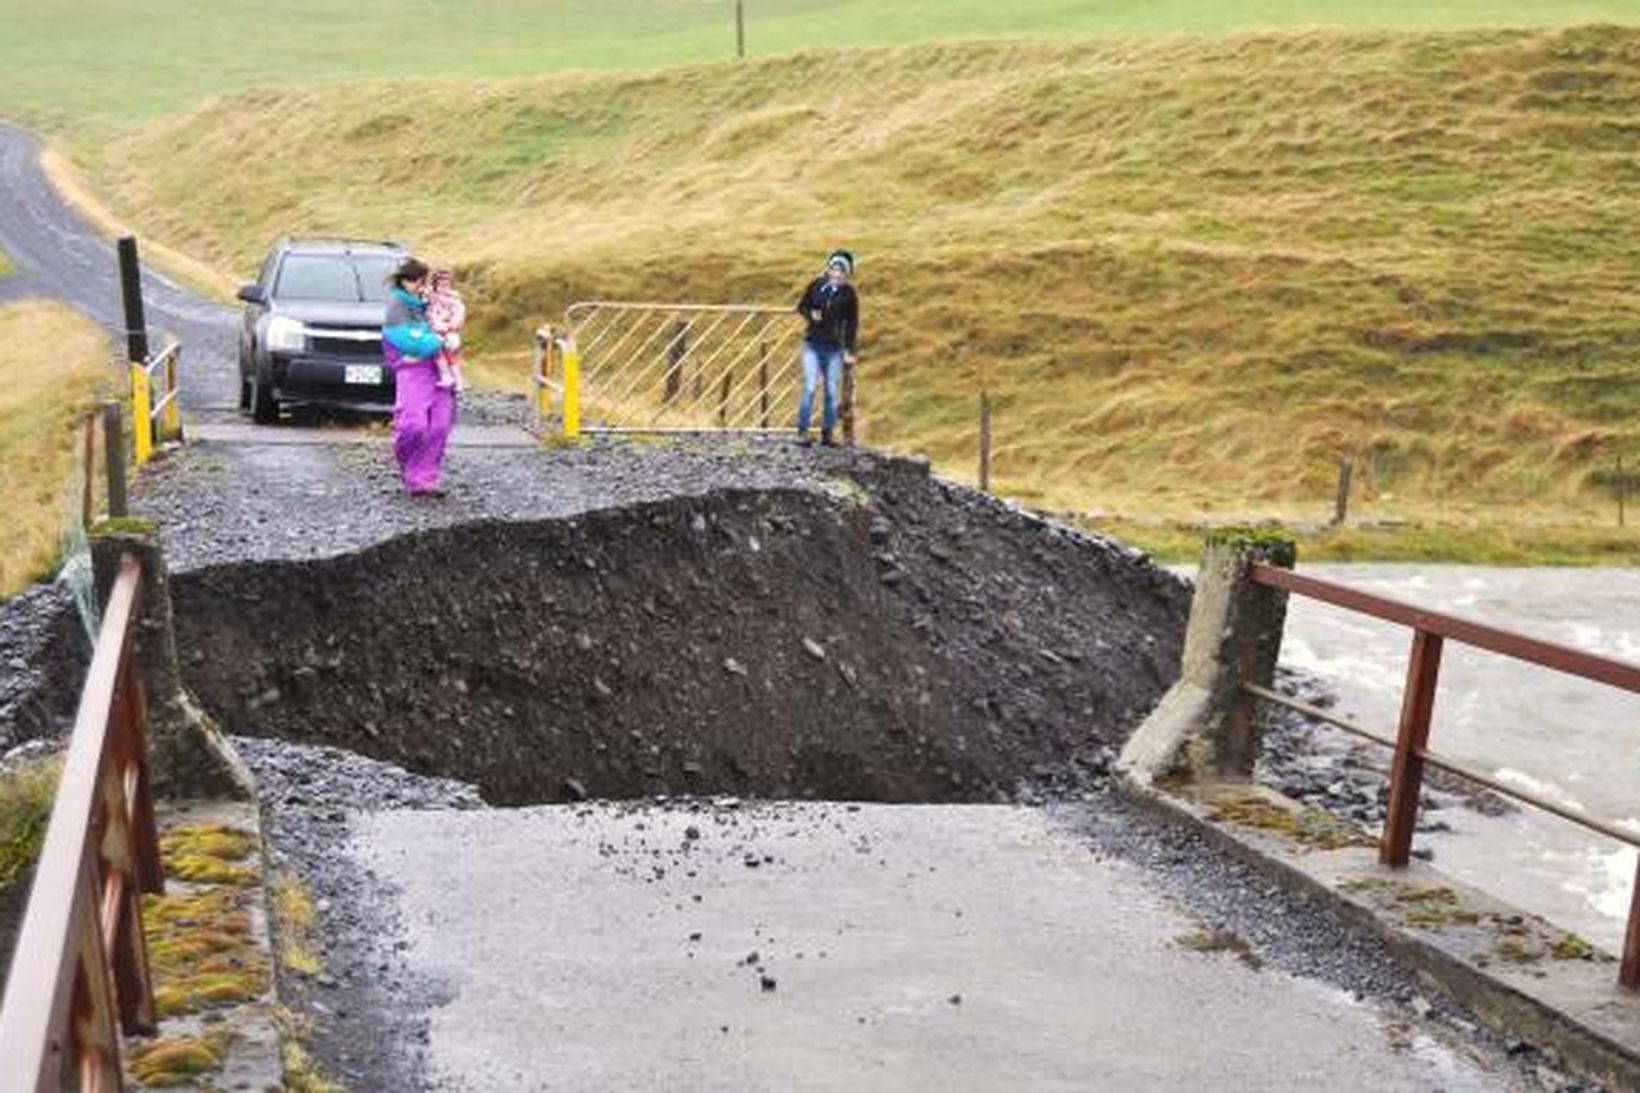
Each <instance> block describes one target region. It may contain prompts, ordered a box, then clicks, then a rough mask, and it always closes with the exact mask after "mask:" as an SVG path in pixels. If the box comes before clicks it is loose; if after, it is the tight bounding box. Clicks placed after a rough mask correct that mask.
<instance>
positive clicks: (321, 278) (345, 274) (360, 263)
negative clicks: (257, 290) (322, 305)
mask: <svg viewBox="0 0 1640 1093" xmlns="http://www.w3.org/2000/svg"><path fill="white" fill-rule="evenodd" d="M395 265H397V260H396V259H394V258H393V257H392V256H391V255H369V256H365V255H347V254H287V255H286V256H285V260H284V262H283V263H281V264H280V266H279V283H278V284H277V285H276V286H274V290H273V295H274V296H275V298H277V299H281V300H329V301H333V302H336V303H348V304H356V303H360V302H361V301H363V302H369V303H380V302H381V301H383V300H385V299H386V298H387V286H386V282H387V275H388V274H389V273H391V272H392V271H393V268H394V266H395Z"/></svg>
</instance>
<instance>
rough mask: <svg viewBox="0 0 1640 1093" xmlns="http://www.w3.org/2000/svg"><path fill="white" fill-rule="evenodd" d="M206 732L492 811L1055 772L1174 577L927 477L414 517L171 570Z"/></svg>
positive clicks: (881, 476)
mask: <svg viewBox="0 0 1640 1093" xmlns="http://www.w3.org/2000/svg"><path fill="white" fill-rule="evenodd" d="M173 594H174V597H175V602H176V612H177V617H178V619H179V623H180V625H179V642H180V650H179V651H180V653H181V656H182V659H183V667H184V673H185V675H186V676H187V680H188V683H189V685H190V686H191V687H192V688H193V689H194V690H195V691H196V692H197V693H198V695H199V696H200V698H201V699H202V700H203V702H204V703H205V705H206V707H207V708H208V709H209V710H210V711H211V712H212V713H213V714H214V715H215V716H216V717H217V718H218V719H219V720H220V721H221V722H222V723H223V724H224V725H225V726H226V727H228V728H229V729H230V730H231V731H233V732H235V733H241V734H247V735H253V736H277V737H281V738H285V739H291V740H297V741H302V742H313V743H325V744H333V745H337V746H340V747H345V748H349V749H353V750H357V751H360V752H363V753H365V754H368V755H372V756H375V757H378V758H383V759H388V760H391V761H394V762H398V763H402V764H404V765H406V766H408V767H410V768H411V769H414V770H417V771H420V772H423V773H438V774H443V775H449V776H453V777H458V778H461V779H464V780H467V781H471V782H473V783H475V784H477V785H478V786H480V787H481V788H482V790H483V791H484V793H485V795H486V797H487V799H489V800H490V801H492V802H493V803H497V804H523V803H541V802H554V801H564V800H573V799H576V798H580V797H583V796H589V797H607V798H630V797H638V796H645V795H651V794H656V793H668V794H683V793H698V794H705V793H734V794H743V795H747V796H757V797H771V798H828V799H858V800H880V801H902V802H913V801H990V800H999V799H1006V798H1010V797H1015V796H1020V795H1031V794H1035V793H1040V792H1047V793H1056V792H1060V793H1069V792H1074V791H1076V790H1077V789H1078V788H1079V787H1080V786H1083V785H1085V784H1087V782H1088V779H1089V778H1090V777H1092V776H1093V775H1094V774H1096V773H1098V772H1099V771H1101V770H1102V769H1103V767H1104V766H1105V764H1106V763H1108V761H1109V758H1110V748H1111V747H1112V746H1114V745H1118V744H1119V743H1120V741H1121V740H1122V739H1123V738H1124V737H1125V735H1126V734H1127V732H1128V731H1130V730H1131V728H1132V727H1133V725H1134V724H1135V723H1136V722H1137V721H1138V720H1139V719H1140V718H1141V717H1142V716H1143V715H1144V713H1145V712H1146V711H1148V709H1149V708H1150V707H1151V706H1152V705H1153V704H1154V702H1155V701H1156V699H1157V698H1158V697H1159V696H1160V695H1161V693H1162V692H1163V691H1164V690H1165V689H1166V687H1167V686H1168V685H1169V684H1170V683H1171V681H1172V678H1173V674H1174V672H1175V670H1176V664H1177V659H1178V648H1179V641H1180V639H1181V637H1182V632H1183V626H1184V621H1185V615H1186V612H1187V610H1188V592H1187V588H1186V586H1185V585H1184V583H1183V582H1181V581H1180V580H1178V579H1177V578H1176V577H1173V576H1172V575H1170V574H1167V573H1165V572H1163V571H1161V570H1159V569H1157V568H1156V567H1154V566H1152V565H1151V564H1150V563H1149V562H1147V561H1145V560H1143V559H1141V558H1139V557H1138V556H1136V555H1134V554H1133V553H1131V552H1129V551H1125V550H1123V549H1121V548H1119V547H1116V546H1114V545H1111V544H1108V543H1105V542H1103V541H1101V540H1097V539H1092V538H1088V537H1085V536H1082V535H1079V534H1076V533H1074V532H1069V531H1066V530H1064V529H1059V528H1055V527H1053V526H1051V525H1048V524H1045V523H1043V522H1042V521H1040V520H1037V519H1035V518H1033V517H1029V516H1027V515H1024V514H1022V513H1019V512H1017V511H1014V510H1012V509H1009V508H1007V507H1005V506H1002V505H1000V504H997V503H996V502H994V501H991V500H990V499H988V498H983V497H979V496H977V495H974V494H972V493H970V492H969V491H965V490H960V489H957V488H955V487H951V486H948V485H945V484H943V483H939V482H937V481H935V480H932V479H930V478H929V477H928V476H927V475H926V473H923V474H918V473H914V472H882V473H878V474H874V475H862V476H859V477H857V478H856V479H855V480H853V483H852V484H851V485H848V486H847V488H843V489H838V490H832V491H830V492H827V491H818V490H806V489H787V490H769V491H752V490H725V491H720V492H717V493H712V494H709V495H707V496H704V497H700V498H686V499H673V500H667V501H660V502H655V503H650V504H640V505H633V506H627V507H622V508H617V509H612V510H605V511H595V512H591V513H587V514H583V515H580V516H576V517H574V518H566V519H560V520H542V521H529V522H485V523H478V524H467V525H460V526H456V527H449V528H439V529H432V530H427V531H423V532H418V533H414V534H411V535H407V536H404V537H401V538H398V539H395V540H392V541H390V542H387V543H383V544H380V545H378V546H375V547H372V548H370V549H367V550H364V551H361V552H358V553H354V554H349V555H344V556H340V557H334V558H326V559H316V560H312V561H300V562H278V563H266V564H259V565H225V566H220V567H207V568H204V569H200V570H195V571H191V572H186V573H181V574H178V575H177V577H176V579H175V581H174V584H173Z"/></svg>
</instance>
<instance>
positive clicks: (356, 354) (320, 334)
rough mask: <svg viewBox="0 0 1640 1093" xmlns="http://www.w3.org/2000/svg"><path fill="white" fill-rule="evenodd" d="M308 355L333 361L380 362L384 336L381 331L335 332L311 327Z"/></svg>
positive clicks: (350, 330)
mask: <svg viewBox="0 0 1640 1093" xmlns="http://www.w3.org/2000/svg"><path fill="white" fill-rule="evenodd" d="M308 354H309V355H310V356H314V357H328V358H330V359H332V360H336V359H342V360H357V361H380V360H381V359H382V334H381V331H380V330H354V329H348V330H333V329H326V328H324V327H315V326H310V327H308Z"/></svg>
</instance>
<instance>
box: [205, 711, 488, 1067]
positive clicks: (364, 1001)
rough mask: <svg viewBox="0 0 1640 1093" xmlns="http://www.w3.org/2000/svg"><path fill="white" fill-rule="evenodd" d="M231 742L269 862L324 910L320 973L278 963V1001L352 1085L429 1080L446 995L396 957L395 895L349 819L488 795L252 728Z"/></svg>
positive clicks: (468, 803) (471, 804)
mask: <svg viewBox="0 0 1640 1093" xmlns="http://www.w3.org/2000/svg"><path fill="white" fill-rule="evenodd" d="M233 743H234V747H235V748H237V749H238V751H239V754H240V755H241V756H242V757H243V758H244V760H245V762H246V763H247V764H248V765H249V766H250V768H251V771H252V773H254V774H255V775H256V780H257V786H258V789H259V791H260V794H261V799H262V808H263V814H264V830H265V831H266V833H267V837H268V840H269V843H270V847H269V850H270V854H271V859H272V862H273V865H274V868H275V869H277V870H281V871H286V872H288V873H290V874H293V875H294V876H295V877H298V878H300V880H301V882H302V883H303V884H305V885H306V886H307V888H308V890H309V892H310V893H311V895H312V897H313V900H314V903H315V906H316V908H317V911H318V927H319V929H318V937H317V939H316V940H317V942H318V945H317V948H318V952H317V954H316V955H318V957H319V958H320V962H321V964H322V968H321V970H320V972H319V973H318V974H316V975H314V976H300V975H296V974H293V973H291V972H288V971H282V972H281V982H280V984H279V993H280V999H281V1001H283V1002H284V1004H285V1005H287V1006H289V1007H291V1008H292V1009H293V1010H295V1011H297V1012H299V1013H302V1014H304V1015H305V1016H307V1017H309V1018H311V1019H312V1021H313V1025H314V1027H315V1028H316V1029H318V1030H319V1032H318V1034H317V1038H316V1041H315V1043H314V1044H313V1047H314V1049H315V1050H316V1051H317V1052H318V1054H319V1055H320V1057H321V1058H322V1060H323V1062H324V1064H325V1066H326V1067H327V1068H328V1069H329V1071H330V1072H331V1074H332V1075H333V1076H335V1077H336V1078H338V1079H340V1080H342V1081H343V1082H344V1083H346V1085H347V1087H348V1088H349V1089H355V1090H374V1089H381V1090H387V1089H393V1090H413V1089H420V1088H424V1083H423V1079H422V1070H423V1058H422V1048H423V1046H424V1045H425V1044H426V1042H427V1013H428V1011H429V1010H430V1009H432V1008H433V1007H434V1006H436V1005H438V1004H439V1003H440V1001H441V999H442V998H443V997H444V996H443V995H442V994H441V993H440V991H439V988H438V986H437V984H434V983H430V982H427V981H425V980H424V979H422V978H420V977H418V976H415V975H413V974H411V973H410V971H409V970H408V969H407V968H406V967H405V965H404V962H403V960H402V959H401V958H400V957H399V952H400V950H401V949H402V947H403V944H404V942H403V941H402V940H401V937H402V933H403V930H402V923H400V922H399V918H398V915H399V912H398V908H397V901H396V899H395V898H394V893H393V891H392V889H391V888H389V887H388V886H387V885H385V884H384V883H382V882H381V881H380V880H379V879H377V877H376V876H375V874H374V873H373V872H372V871H370V870H368V869H361V868H359V867H358V866H357V865H356V864H355V863H354V862H353V860H352V859H351V858H350V857H349V856H348V855H347V853H346V847H347V842H348V828H349V825H348V816H349V814H351V813H355V812H369V811H378V810H382V809H472V808H482V807H484V802H483V800H482V799H481V798H480V797H479V795H478V791H477V790H475V789H474V788H473V787H471V786H469V785H466V784H464V783H462V782H457V781H453V780H451V779H447V778H428V777H423V776H420V775H415V774H411V773H409V772H408V771H405V770H403V769H401V768H399V767H395V766H393V765H392V764H390V763H381V762H377V761H376V760H373V759H367V758H365V757H363V756H359V755H354V754H352V753H350V752H345V751H341V750H339V749H336V748H323V747H319V748H315V747H306V746H303V745H300V744H288V743H285V742H283V741H278V740H258V739H254V738H252V737H245V736H241V737H235V738H234V739H233ZM429 866H430V867H432V868H436V863H429ZM384 1045H391V1047H390V1048H389V1049H384Z"/></svg>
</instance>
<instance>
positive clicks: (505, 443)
mask: <svg viewBox="0 0 1640 1093" xmlns="http://www.w3.org/2000/svg"><path fill="white" fill-rule="evenodd" d="M392 440H393V438H392V435H391V434H390V433H388V432H387V431H386V430H385V429H383V428H371V427H359V428H347V427H341V426H331V427H326V428H314V427H311V426H301V425H252V424H249V423H248V422H243V421H234V422H199V423H198V424H194V423H189V425H188V441H189V442H190V443H198V444H256V445H274V446H278V447H287V446H292V445H314V444H331V445H335V444H390V443H392ZM540 443H541V441H540V439H539V438H538V437H536V436H535V435H534V434H532V433H530V432H529V431H527V430H526V429H524V428H522V427H521V426H517V425H457V426H456V427H455V431H454V432H452V433H451V434H450V446H451V447H453V448H534V447H538V446H539V445H540Z"/></svg>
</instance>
